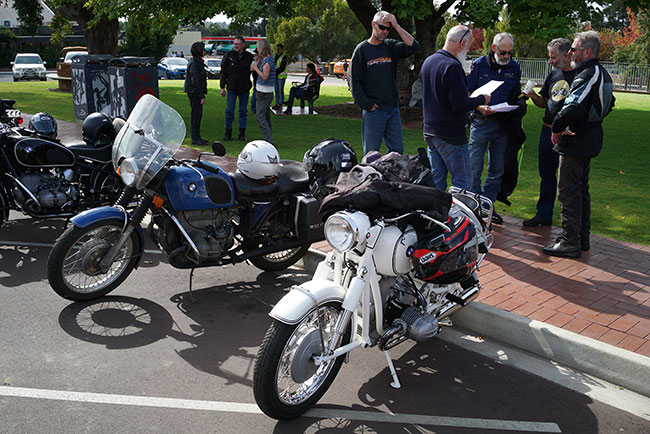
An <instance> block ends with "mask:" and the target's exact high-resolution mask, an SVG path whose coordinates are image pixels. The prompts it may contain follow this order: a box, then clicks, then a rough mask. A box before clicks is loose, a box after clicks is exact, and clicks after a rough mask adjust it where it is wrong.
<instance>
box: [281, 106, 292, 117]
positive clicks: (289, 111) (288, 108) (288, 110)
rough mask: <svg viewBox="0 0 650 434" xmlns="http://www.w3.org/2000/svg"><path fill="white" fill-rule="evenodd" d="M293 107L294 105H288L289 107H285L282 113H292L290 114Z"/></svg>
mask: <svg viewBox="0 0 650 434" xmlns="http://www.w3.org/2000/svg"><path fill="white" fill-rule="evenodd" d="M292 109H293V107H292V106H290V105H287V108H286V109H284V111H283V112H282V113H284V114H285V115H290V114H291V110H292Z"/></svg>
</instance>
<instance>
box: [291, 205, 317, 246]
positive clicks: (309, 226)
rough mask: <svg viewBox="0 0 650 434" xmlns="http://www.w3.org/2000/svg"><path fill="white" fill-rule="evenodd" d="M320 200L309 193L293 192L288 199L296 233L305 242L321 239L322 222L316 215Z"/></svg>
mask: <svg viewBox="0 0 650 434" xmlns="http://www.w3.org/2000/svg"><path fill="white" fill-rule="evenodd" d="M319 207H320V202H318V200H317V199H316V198H315V197H314V196H312V195H311V193H295V194H292V195H291V199H290V214H289V215H290V216H291V217H292V218H293V224H294V228H295V232H296V235H297V236H298V238H299V239H301V240H303V241H305V242H309V243H312V242H315V241H322V240H324V239H325V235H324V233H323V227H324V223H323V221H322V220H321V219H320V216H319V215H318V208H319Z"/></svg>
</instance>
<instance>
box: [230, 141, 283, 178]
mask: <svg viewBox="0 0 650 434" xmlns="http://www.w3.org/2000/svg"><path fill="white" fill-rule="evenodd" d="M279 164H280V154H278V150H277V149H275V146H273V145H272V144H270V143H269V142H267V141H264V140H254V141H252V142H250V143H248V144H247V145H246V146H244V149H242V151H241V152H240V153H239V157H238V158H237V170H239V171H240V172H241V173H243V174H244V175H246V176H247V177H249V178H252V179H257V180H260V179H267V178H271V177H272V176H275V175H276V174H277V173H278V168H279Z"/></svg>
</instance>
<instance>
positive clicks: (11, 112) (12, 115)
mask: <svg viewBox="0 0 650 434" xmlns="http://www.w3.org/2000/svg"><path fill="white" fill-rule="evenodd" d="M6 113H7V117H9V118H19V117H20V110H6Z"/></svg>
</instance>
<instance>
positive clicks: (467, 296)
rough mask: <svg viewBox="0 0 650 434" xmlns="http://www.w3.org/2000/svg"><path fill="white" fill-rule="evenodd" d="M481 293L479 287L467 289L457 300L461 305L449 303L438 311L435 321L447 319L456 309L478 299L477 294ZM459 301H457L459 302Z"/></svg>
mask: <svg viewBox="0 0 650 434" xmlns="http://www.w3.org/2000/svg"><path fill="white" fill-rule="evenodd" d="M480 292H481V285H476V286H473V287H471V288H470V289H468V290H467V291H465V292H463V293H462V294H461V295H460V296H459V298H460V300H462V304H460V303H457V302H453V301H452V302H449V303H447V304H446V305H445V306H443V308H442V309H441V310H440V313H438V315H437V316H436V318H437V319H442V318H444V317H447V316H449V315H451V314H452V313H454V312H456V311H457V310H458V309H460V308H461V307H463V306H465V305H466V304H467V303H469V302H470V301H473V300H474V299H476V297H478V295H479V293H480ZM460 300H459V301H460Z"/></svg>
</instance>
